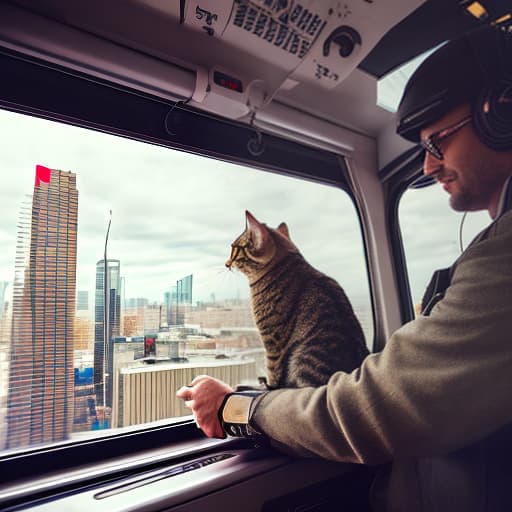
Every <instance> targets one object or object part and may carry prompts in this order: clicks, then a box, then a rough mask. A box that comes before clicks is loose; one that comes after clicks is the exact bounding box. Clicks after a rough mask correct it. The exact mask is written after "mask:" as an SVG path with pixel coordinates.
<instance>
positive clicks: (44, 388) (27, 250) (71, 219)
mask: <svg viewBox="0 0 512 512" xmlns="http://www.w3.org/2000/svg"><path fill="white" fill-rule="evenodd" d="M77 216H78V192H77V189H76V176H75V174H73V173H71V172H64V171H59V170H50V169H48V168H45V167H41V166H37V168H36V182H35V185H34V195H33V197H32V204H31V205H30V204H27V207H26V209H25V211H24V212H23V211H22V215H21V217H20V220H19V224H18V226H19V232H18V247H17V254H16V269H15V270H16V271H15V280H14V285H13V304H12V334H11V340H10V365H9V366H10V367H9V384H8V386H9V387H8V395H7V411H6V420H7V436H6V441H5V444H6V448H16V447H25V446H29V445H33V444H38V443H45V442H52V441H59V440H64V439H67V438H68V437H69V434H70V432H71V427H72V422H73V381H74V376H73V340H74V332H73V326H74V315H75V294H76V241H77Z"/></svg>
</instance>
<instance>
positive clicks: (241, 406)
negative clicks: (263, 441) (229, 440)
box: [219, 391, 266, 437]
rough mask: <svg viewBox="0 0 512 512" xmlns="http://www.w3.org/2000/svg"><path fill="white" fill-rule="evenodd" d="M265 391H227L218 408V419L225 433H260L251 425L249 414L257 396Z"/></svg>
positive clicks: (238, 434) (233, 435) (250, 434)
mask: <svg viewBox="0 0 512 512" xmlns="http://www.w3.org/2000/svg"><path fill="white" fill-rule="evenodd" d="M265 393H266V392H265V391H242V392H235V393H229V394H228V395H226V397H225V398H224V401H223V402H222V405H221V407H220V409H219V421H220V424H221V426H222V428H223V430H224V432H226V434H227V435H229V436H232V437H258V436H261V435H262V433H261V432H260V431H259V430H257V428H255V427H254V425H251V415H252V412H253V411H254V408H255V406H256V403H257V402H258V398H260V397H261V396H262V395H264V394H265Z"/></svg>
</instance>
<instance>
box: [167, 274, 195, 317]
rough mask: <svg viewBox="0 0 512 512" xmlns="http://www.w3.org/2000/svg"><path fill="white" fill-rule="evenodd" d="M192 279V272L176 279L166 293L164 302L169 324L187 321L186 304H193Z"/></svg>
mask: <svg viewBox="0 0 512 512" xmlns="http://www.w3.org/2000/svg"><path fill="white" fill-rule="evenodd" d="M192 281H193V275H192V274H190V275H188V276H185V277H183V278H181V279H179V280H178V281H176V286H172V287H171V289H170V290H169V291H168V292H165V293H164V303H165V310H166V316H167V324H168V325H183V324H184V322H185V312H184V306H190V305H191V304H192Z"/></svg>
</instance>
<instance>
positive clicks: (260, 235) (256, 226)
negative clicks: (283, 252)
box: [245, 211, 270, 253]
mask: <svg viewBox="0 0 512 512" xmlns="http://www.w3.org/2000/svg"><path fill="white" fill-rule="evenodd" d="M245 220H246V221H247V231H249V233H250V235H251V240H252V243H253V244H254V252H256V253H261V252H263V251H264V249H265V248H266V247H267V245H268V240H269V236H270V235H269V233H268V229H267V226H265V224H262V223H261V222H258V221H257V220H256V218H255V217H254V216H253V215H252V214H251V213H250V212H249V211H246V212H245Z"/></svg>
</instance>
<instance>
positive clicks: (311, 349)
mask: <svg viewBox="0 0 512 512" xmlns="http://www.w3.org/2000/svg"><path fill="white" fill-rule="evenodd" d="M267 277H268V278H267V279H266V280H263V281H262V282H260V283H257V286H255V290H254V292H255V293H254V295H253V312H254V314H255V319H256V323H257V324H258V327H259V329H260V333H261V334H262V338H263V342H264V344H265V347H266V349H267V358H268V370H269V377H270V379H269V381H270V383H271V385H273V386H275V387H304V386H318V385H321V384H325V383H326V382H327V380H328V379H329V377H330V376H331V375H332V374H333V373H335V372H336V371H339V370H342V371H346V372H350V371H352V370H353V369H354V368H356V367H358V366H359V365H360V364H361V362H362V360H363V359H364V357H366V355H367V354H368V350H367V348H366V344H365V339H364V334H363V331H362V329H361V326H360V324H359V322H358V320H357V318H356V316H355V313H354V311H353V309H352V306H351V304H350V301H349V300H348V298H347V296H346V294H345V292H344V291H343V289H342V287H341V286H340V285H339V284H338V283H337V282H336V281H335V280H334V279H332V278H330V277H328V276H326V275H325V274H323V273H322V272H320V271H318V270H317V269H315V268H314V267H313V266H311V265H310V264H309V263H308V262H307V261H306V260H305V259H304V258H303V257H302V256H301V255H300V254H297V255H290V257H288V258H286V259H285V260H283V261H282V262H281V263H280V265H279V266H277V267H276V268H275V269H273V272H272V273H271V275H268V276H267Z"/></svg>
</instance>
